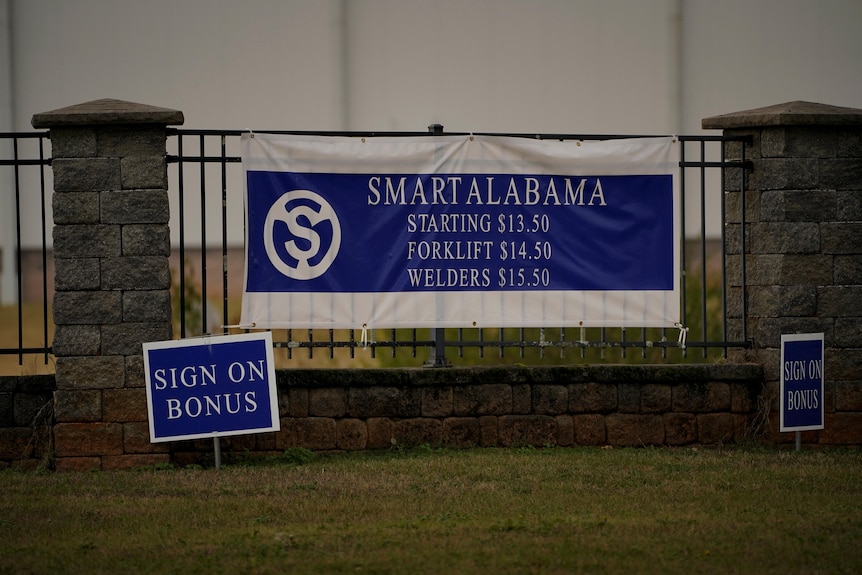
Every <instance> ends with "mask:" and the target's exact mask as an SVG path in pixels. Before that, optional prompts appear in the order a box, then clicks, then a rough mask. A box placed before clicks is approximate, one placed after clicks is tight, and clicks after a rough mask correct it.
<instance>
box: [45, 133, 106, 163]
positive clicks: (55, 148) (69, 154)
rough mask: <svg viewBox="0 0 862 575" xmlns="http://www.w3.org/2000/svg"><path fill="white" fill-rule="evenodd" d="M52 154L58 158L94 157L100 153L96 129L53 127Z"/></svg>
mask: <svg viewBox="0 0 862 575" xmlns="http://www.w3.org/2000/svg"><path fill="white" fill-rule="evenodd" d="M51 155H52V156H53V157H54V159H55V160H56V159H57V158H92V157H95V156H97V155H98V148H97V146H96V131H95V130H94V129H93V128H89V127H78V126H70V127H63V126H55V127H53V128H51Z"/></svg>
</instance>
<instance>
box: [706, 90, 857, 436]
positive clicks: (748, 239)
mask: <svg viewBox="0 0 862 575" xmlns="http://www.w3.org/2000/svg"><path fill="white" fill-rule="evenodd" d="M703 127H704V128H706V129H721V130H724V133H725V134H726V135H732V136H749V137H750V138H751V141H752V145H751V146H746V147H745V159H747V160H751V161H752V162H753V169H752V170H751V171H750V172H746V173H745V182H744V190H745V202H744V208H745V226H744V228H745V234H744V235H745V253H744V254H742V255H740V246H741V233H742V229H743V225H742V222H743V220H742V216H741V214H742V208H743V202H742V192H741V191H740V188H741V185H740V184H741V183H742V182H740V180H739V178H740V177H741V176H740V174H739V171H738V170H733V171H730V172H728V178H727V185H726V195H725V198H726V207H727V210H726V222H725V224H726V232H727V237H728V242H727V248H726V250H727V251H726V253H727V258H728V259H727V262H728V286H727V289H728V298H729V305H728V311H729V313H728V315H729V318H728V323H729V326H730V328H731V333H729V337H730V338H731V339H736V338H739V337H741V333H742V329H741V328H742V324H741V318H742V305H741V303H739V302H741V301H742V297H741V295H742V294H741V290H743V289H744V290H745V294H746V303H747V323H746V328H747V336H748V338H749V339H750V340H751V341H752V343H753V345H754V349H753V353H754V355H755V358H754V359H756V360H757V361H759V362H761V363H762V364H763V365H764V370H765V374H766V389H765V390H764V394H765V398H766V399H767V400H768V405H769V418H768V429H766V431H767V432H768V434H769V435H770V436H771V437H772V438H773V439H778V440H781V441H792V439H793V434H792V433H786V434H783V435H782V434H779V432H778V427H779V425H778V408H779V405H778V395H777V392H778V385H779V381H780V372H779V363H780V339H781V334H792V333H819V332H823V333H824V337H825V342H824V346H825V350H824V353H825V358H824V359H825V366H824V372H825V380H826V381H825V386H826V390H825V395H826V397H825V411H826V418H825V422H824V423H825V429H824V430H822V431H820V432H806V433H804V434H803V440H804V441H805V442H807V443H821V444H862V110H859V109H851V108H839V107H835V106H827V105H822V104H813V103H809V102H789V103H786V104H780V105H776V106H770V107H767V108H760V109H756V110H748V111H744V112H737V113H733V114H726V115H722V116H715V117H711V118H706V119H704V120H703ZM741 149H742V146H741V145H734V147H733V150H729V155H728V157H729V159H740V150H741ZM741 257H744V258H745V264H746V274H745V285H743V282H742V281H741V280H742V273H741V259H740V258H741Z"/></svg>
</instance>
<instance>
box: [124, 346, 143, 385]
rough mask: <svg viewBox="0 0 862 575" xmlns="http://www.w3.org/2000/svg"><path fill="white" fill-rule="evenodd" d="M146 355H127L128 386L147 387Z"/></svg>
mask: <svg viewBox="0 0 862 575" xmlns="http://www.w3.org/2000/svg"><path fill="white" fill-rule="evenodd" d="M146 384H147V382H146V379H145V377H144V356H143V349H142V350H141V354H138V355H127V356H126V387H145V386H146Z"/></svg>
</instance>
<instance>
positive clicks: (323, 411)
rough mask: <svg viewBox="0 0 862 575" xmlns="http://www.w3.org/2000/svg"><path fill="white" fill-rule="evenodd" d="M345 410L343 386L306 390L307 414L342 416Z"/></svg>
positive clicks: (345, 399)
mask: <svg viewBox="0 0 862 575" xmlns="http://www.w3.org/2000/svg"><path fill="white" fill-rule="evenodd" d="M346 412H347V390H346V389H345V388H343V387H322V388H317V389H309V390H308V415H309V416H312V417H343V416H344V414H345V413H346Z"/></svg>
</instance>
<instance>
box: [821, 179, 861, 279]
mask: <svg viewBox="0 0 862 575" xmlns="http://www.w3.org/2000/svg"><path fill="white" fill-rule="evenodd" d="M859 194H860V195H862V192H859ZM820 236H821V244H822V250H823V253H824V254H842V255H854V256H858V255H859V254H862V222H834V223H824V224H821V225H820ZM859 279H860V278H859V277H858V276H857V278H856V280H857V281H859Z"/></svg>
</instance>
